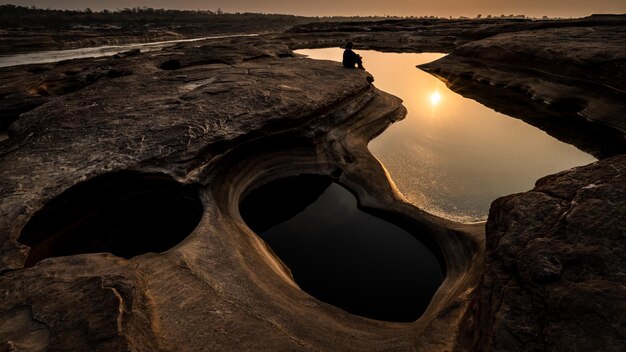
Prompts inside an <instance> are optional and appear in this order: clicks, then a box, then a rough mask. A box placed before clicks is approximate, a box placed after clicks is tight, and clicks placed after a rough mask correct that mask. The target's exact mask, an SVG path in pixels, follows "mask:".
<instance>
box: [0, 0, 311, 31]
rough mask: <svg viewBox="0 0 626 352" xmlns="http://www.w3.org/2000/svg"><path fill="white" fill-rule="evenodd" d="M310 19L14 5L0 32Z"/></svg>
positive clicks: (1, 19) (0, 10) (277, 23)
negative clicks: (10, 30) (81, 9)
mask: <svg viewBox="0 0 626 352" xmlns="http://www.w3.org/2000/svg"><path fill="white" fill-rule="evenodd" d="M312 20H313V18H307V17H301V16H293V15H278V14H257V13H224V12H222V11H221V10H219V9H218V10H216V11H180V10H165V9H153V8H149V7H142V8H140V7H135V8H126V9H118V10H115V11H108V10H103V11H99V12H95V11H91V10H90V9H85V10H83V11H75V10H50V9H40V8H36V7H23V6H15V5H1V6H0V28H4V29H72V28H76V27H92V28H93V27H111V26H114V27H119V28H129V29H138V28H159V27H161V28H162V27H169V28H175V27H180V26H183V27H184V26H190V27H197V26H200V27H207V26H210V27H222V26H223V27H224V30H225V31H228V29H230V28H244V29H245V28H248V27H254V26H258V25H259V24H260V23H262V24H263V26H266V27H268V29H272V28H283V27H288V26H292V25H295V24H302V23H306V22H310V21H312Z"/></svg>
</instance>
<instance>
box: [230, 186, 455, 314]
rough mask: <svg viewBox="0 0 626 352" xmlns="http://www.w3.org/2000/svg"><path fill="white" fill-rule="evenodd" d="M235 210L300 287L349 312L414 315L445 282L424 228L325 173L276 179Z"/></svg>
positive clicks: (440, 266)
mask: <svg viewBox="0 0 626 352" xmlns="http://www.w3.org/2000/svg"><path fill="white" fill-rule="evenodd" d="M239 209H240V212H241V215H242V217H243V219H244V220H245V221H246V223H247V224H248V226H250V228H251V229H252V230H254V231H255V232H256V233H257V234H258V235H259V236H260V237H261V238H263V239H264V240H265V241H266V242H267V243H268V244H269V245H270V247H271V248H272V250H273V251H274V252H275V253H276V255H277V256H278V257H279V258H280V259H281V260H282V261H283V262H284V263H285V264H286V265H287V266H288V267H289V269H290V270H291V273H292V275H293V277H294V279H295V281H296V282H297V283H298V285H299V286H300V288H302V290H304V291H305V292H308V293H309V294H311V295H312V296H314V297H316V298H317V299H319V300H321V301H324V302H326V303H329V304H332V305H334V306H337V307H339V308H342V309H343V310H345V311H347V312H349V313H352V314H356V315H360V316H365V317H369V318H373V319H378V320H386V321H399V322H410V321H415V320H417V319H418V318H419V317H420V316H421V315H422V313H423V312H424V310H425V309H426V307H427V306H428V304H429V303H430V301H431V299H432V297H433V295H434V293H435V291H436V290H437V289H438V287H439V286H440V285H441V282H442V281H443V277H444V271H445V269H444V268H442V264H441V262H440V260H439V259H438V258H440V255H437V254H436V253H439V251H438V249H437V247H436V246H435V245H434V244H433V243H431V242H430V241H432V240H430V241H429V237H428V236H427V234H426V233H425V229H423V228H422V229H420V228H419V226H417V225H408V224H405V227H406V229H405V228H402V227H400V226H397V225H395V224H393V223H391V222H389V221H386V220H383V219H381V218H379V217H376V216H372V215H370V214H368V213H366V212H364V211H362V210H360V209H358V208H357V201H356V198H355V196H354V195H352V193H350V192H349V191H348V190H346V189H345V188H343V187H342V186H339V185H337V184H336V183H333V182H332V180H331V179H330V178H328V177H323V176H314V175H302V176H298V177H290V178H285V179H282V180H278V181H274V182H272V183H269V184H267V185H264V186H261V187H260V188H258V189H256V190H254V191H252V192H251V193H250V194H249V195H247V196H246V197H245V198H244V200H243V201H242V202H241V204H240V207H239ZM407 229H408V230H407ZM425 243H429V245H426V244H425Z"/></svg>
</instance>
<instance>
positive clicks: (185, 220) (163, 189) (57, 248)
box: [19, 172, 203, 266]
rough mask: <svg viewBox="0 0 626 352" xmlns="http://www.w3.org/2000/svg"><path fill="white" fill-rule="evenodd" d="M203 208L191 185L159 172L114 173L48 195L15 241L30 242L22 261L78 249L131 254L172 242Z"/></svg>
mask: <svg viewBox="0 0 626 352" xmlns="http://www.w3.org/2000/svg"><path fill="white" fill-rule="evenodd" d="M202 211H203V208H202V204H201V202H200V200H199V197H198V192H197V187H195V186H185V185H182V184H179V183H178V182H176V181H174V180H173V179H171V178H170V177H168V176H165V175H162V174H141V173H133V172H118V173H113V174H107V175H103V176H100V177H97V178H94V179H92V180H89V181H86V182H83V183H80V184H78V185H76V186H74V187H72V188H70V189H68V190H67V191H65V192H63V193H62V194H61V195H59V196H58V197H56V198H54V199H52V200H51V201H50V202H48V203H47V204H46V205H45V206H44V207H43V208H42V209H41V210H40V211H39V212H37V213H36V214H35V215H34V216H33V217H32V218H31V219H30V221H29V222H28V223H27V224H26V226H25V227H24V229H23V230H22V233H21V235H20V237H19V241H20V242H21V243H23V244H26V245H28V246H30V247H31V251H30V254H29V256H28V259H27V261H26V266H32V265H35V264H36V263H37V262H39V261H41V260H43V259H45V258H49V257H58V256H66V255H73V254H80V253H97V252H110V253H113V254H115V255H118V256H121V257H125V258H131V257H133V256H136V255H139V254H143V253H147V252H163V251H166V250H168V249H170V248H171V247H173V246H175V245H176V244H178V242H180V241H181V240H183V239H184V238H185V237H186V236H187V235H188V234H189V233H190V232H191V231H192V230H193V229H194V228H195V226H196V225H197V224H198V222H199V221H200V217H201V215H202Z"/></svg>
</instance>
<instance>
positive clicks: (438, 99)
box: [428, 92, 441, 106]
mask: <svg viewBox="0 0 626 352" xmlns="http://www.w3.org/2000/svg"><path fill="white" fill-rule="evenodd" d="M428 99H429V100H430V104H431V105H433V106H434V105H437V104H439V102H441V94H439V92H434V93H433V94H431V95H430V97H429V98H428Z"/></svg>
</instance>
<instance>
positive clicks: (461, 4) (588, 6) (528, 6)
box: [0, 0, 626, 17]
mask: <svg viewBox="0 0 626 352" xmlns="http://www.w3.org/2000/svg"><path fill="white" fill-rule="evenodd" d="M0 4H15V5H25V6H31V5H34V6H37V7H40V8H61V9H84V8H86V7H90V8H91V9H93V10H102V9H104V8H106V9H112V10H114V9H118V8H119V9H123V8H126V7H135V6H140V7H141V6H148V7H153V8H176V9H192V10H195V9H202V10H215V9H217V8H221V9H222V10H224V11H228V12H264V13H290V14H297V15H309V16H326V15H342V16H349V15H401V16H411V15H415V16H421V15H435V16H454V17H457V16H471V17H474V16H476V15H477V14H482V15H483V16H486V15H488V14H491V15H501V14H506V15H508V14H525V15H529V16H536V17H540V16H544V15H546V16H551V17H552V16H560V17H582V16H587V15H590V14H592V13H626V0H523V1H513V0H360V1H357V0H343V1H341V0H310V1H296V0H265V1H262V0H126V1H124V0H108V1H107V0H39V1H37V0H34V1H33V0H12V1H1V0H0Z"/></svg>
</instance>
